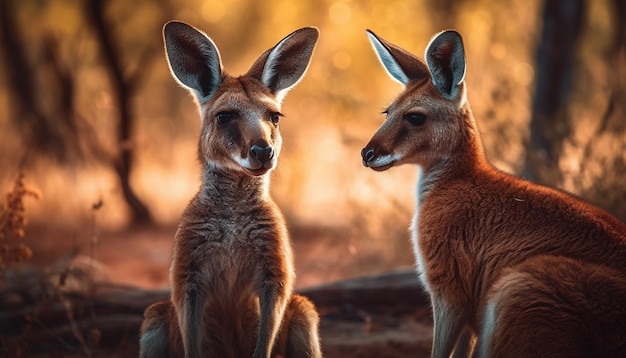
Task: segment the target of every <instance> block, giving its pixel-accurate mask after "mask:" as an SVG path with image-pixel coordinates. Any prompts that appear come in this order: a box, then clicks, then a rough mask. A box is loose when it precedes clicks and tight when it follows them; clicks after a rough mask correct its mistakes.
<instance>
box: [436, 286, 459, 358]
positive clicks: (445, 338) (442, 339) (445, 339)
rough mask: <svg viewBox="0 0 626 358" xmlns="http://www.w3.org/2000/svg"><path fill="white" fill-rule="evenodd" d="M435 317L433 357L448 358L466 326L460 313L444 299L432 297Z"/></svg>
mask: <svg viewBox="0 0 626 358" xmlns="http://www.w3.org/2000/svg"><path fill="white" fill-rule="evenodd" d="M432 309H433V318H434V327H433V349H432V353H431V357H433V358H441V357H444V358H448V357H449V356H450V354H451V353H452V351H453V349H454V345H455V344H456V342H457V339H458V338H459V336H460V335H461V331H462V330H463V328H464V326H465V322H463V320H461V319H459V317H460V316H459V314H458V313H457V312H455V311H454V310H453V309H452V308H450V307H448V306H447V305H446V303H445V302H444V301H443V299H437V298H435V297H434V296H433V298H432Z"/></svg>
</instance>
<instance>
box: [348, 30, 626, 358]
mask: <svg viewBox="0 0 626 358" xmlns="http://www.w3.org/2000/svg"><path fill="white" fill-rule="evenodd" d="M367 35H368V37H369V39H370V41H371V43H372V45H373V48H374V50H375V52H376V53H377V55H378V58H379V60H380V62H381V63H382V65H383V67H384V68H385V69H386V71H387V72H388V73H389V74H390V75H391V77H392V78H394V79H395V80H397V81H399V82H400V83H402V84H403V85H404V86H405V89H404V91H403V92H402V93H401V94H400V95H399V96H398V97H397V98H396V100H395V101H394V102H393V103H392V104H391V105H390V106H389V107H388V108H387V110H386V111H385V113H386V116H387V118H386V120H385V122H384V123H383V124H382V126H381V127H380V128H379V129H378V131H377V132H376V133H375V134H374V136H373V138H372V139H371V140H370V142H369V143H368V144H367V146H365V148H364V149H363V150H362V152H361V156H362V159H363V164H364V165H365V166H366V167H370V168H372V169H374V170H378V171H381V170H386V169H389V168H391V167H393V166H396V165H400V164H404V163H411V164H417V165H418V168H419V172H418V183H417V210H416V213H415V216H414V220H413V224H412V228H411V232H412V243H413V248H414V253H415V259H416V264H417V265H416V266H417V271H418V275H419V277H420V280H421V281H422V283H423V285H424V287H425V289H426V290H427V291H428V293H429V294H430V297H431V303H432V309H433V316H434V334H433V346H432V356H433V357H448V356H450V354H452V353H454V355H455V356H458V357H461V356H468V355H471V354H472V352H473V354H474V355H475V356H481V357H533V356H542V357H544V356H545V357H591V356H594V357H596V356H621V357H626V225H625V224H623V223H622V222H620V221H619V220H617V219H616V218H614V217H613V216H611V215H609V214H608V213H606V212H604V211H602V210H601V209H599V208H597V207H595V206H592V205H591V204H588V203H586V202H584V201H582V200H581V199H578V198H576V197H574V196H572V195H570V194H567V193H564V192H562V191H558V190H555V189H551V188H547V187H543V186H539V185H536V184H533V183H530V182H528V181H524V180H521V179H518V178H516V177H513V176H511V175H508V174H506V173H503V172H501V171H499V170H497V169H495V168H494V167H493V166H492V165H490V164H489V163H488V161H487V159H486V157H485V154H484V152H483V148H482V143H481V139H480V136H479V133H478V128H477V126H476V122H475V120H474V117H473V115H472V111H471V109H470V105H469V103H468V101H467V99H466V87H465V82H464V76H465V53H464V49H463V43H462V39H461V36H460V35H459V34H458V33H457V32H455V31H444V32H442V33H440V34H438V35H436V36H435V37H434V38H433V39H432V41H431V42H430V44H429V45H428V47H427V49H426V55H425V58H426V63H424V62H422V60H420V59H418V58H417V57H415V56H414V55H412V54H410V53H409V52H407V51H405V50H403V49H401V48H399V47H398V46H395V45H393V44H391V43H389V42H387V41H385V40H382V39H381V38H379V37H377V36H376V35H375V34H374V33H372V32H371V31H368V32H367Z"/></svg>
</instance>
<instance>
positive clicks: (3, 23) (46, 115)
mask: <svg viewBox="0 0 626 358" xmlns="http://www.w3.org/2000/svg"><path fill="white" fill-rule="evenodd" d="M15 4H16V2H14V1H0V31H1V33H2V34H1V36H2V37H1V40H0V48H2V49H3V51H1V52H2V53H3V54H4V60H5V70H6V74H7V78H8V81H7V82H8V86H9V88H10V89H11V91H10V92H11V93H12V94H13V96H12V97H13V98H12V99H13V101H12V102H11V103H12V106H11V110H12V112H13V113H12V114H11V119H12V120H13V122H14V124H15V126H16V128H18V129H19V130H20V133H21V136H22V138H23V140H24V142H25V143H26V144H27V145H26V153H24V154H23V155H24V157H23V158H22V164H23V165H27V164H28V163H29V162H31V161H32V159H33V157H34V156H36V155H45V156H48V157H51V158H52V159H55V160H57V161H60V162H62V163H67V162H69V161H71V160H72V159H76V158H82V154H83V149H87V148H81V140H80V135H81V131H80V130H79V127H82V128H84V129H86V128H88V126H85V125H81V124H79V123H78V122H79V121H80V117H79V116H78V114H77V113H76V111H75V106H74V92H75V85H74V84H75V78H74V77H75V76H74V73H73V72H72V71H71V69H70V68H69V67H68V66H67V65H65V64H64V63H63V62H62V61H61V60H60V56H59V49H58V41H57V38H56V37H55V36H54V35H52V34H49V33H48V34H45V35H43V36H41V37H40V41H41V44H39V45H40V46H41V51H40V52H39V53H40V58H37V59H36V62H37V63H36V64H33V61H32V59H29V58H28V57H27V56H26V53H25V49H26V47H25V46H24V41H23V39H22V38H21V34H22V29H21V28H20V26H19V25H18V23H17V16H16V9H15V8H14V5H15ZM39 83H45V88H42V87H41V86H40V85H38V84H39ZM83 124H84V123H83ZM89 143H94V142H93V141H91V142H89ZM91 148H93V147H91Z"/></svg>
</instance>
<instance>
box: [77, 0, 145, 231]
mask: <svg viewBox="0 0 626 358" xmlns="http://www.w3.org/2000/svg"><path fill="white" fill-rule="evenodd" d="M104 3H105V2H104V1H103V0H91V1H90V2H89V3H88V5H87V18H88V19H89V20H90V21H89V23H90V24H92V25H93V28H94V30H95V33H96V37H97V39H98V42H99V45H100V49H101V51H102V56H103V61H104V63H105V64H106V66H107V68H108V71H109V73H110V75H111V85H112V92H113V95H114V98H115V99H116V102H117V106H118V110H119V124H118V130H117V141H118V145H119V151H120V152H119V157H118V158H117V159H116V160H114V167H115V170H116V173H117V175H118V177H119V180H120V185H121V187H122V194H123V195H124V199H125V200H126V202H127V203H128V205H129V207H130V209H131V215H132V217H131V222H132V223H133V224H149V223H152V222H153V220H152V216H151V214H150V211H149V210H148V207H147V206H146V205H145V204H144V203H143V202H142V201H141V200H140V199H139V197H138V196H137V194H135V191H134V190H133V188H132V186H131V184H130V175H131V170H132V166H133V141H132V134H133V133H132V129H133V125H134V122H135V118H134V116H133V114H132V109H131V102H130V101H131V97H132V95H133V94H134V92H135V91H136V89H137V85H138V83H139V82H140V80H141V76H142V74H143V72H142V70H143V69H144V67H143V66H138V67H137V70H136V71H135V72H134V73H132V74H130V75H128V76H125V74H124V65H123V64H122V59H121V55H120V53H119V51H118V48H117V46H116V45H117V44H116V43H115V40H114V38H113V36H112V34H111V28H112V27H111V26H110V25H108V24H106V23H105V18H104V17H105V16H104V12H105V9H104V5H105V4H104ZM148 52H149V51H148V50H146V54H147V53H148ZM145 58H146V59H148V58H149V56H147V55H146V56H145ZM140 63H144V62H140Z"/></svg>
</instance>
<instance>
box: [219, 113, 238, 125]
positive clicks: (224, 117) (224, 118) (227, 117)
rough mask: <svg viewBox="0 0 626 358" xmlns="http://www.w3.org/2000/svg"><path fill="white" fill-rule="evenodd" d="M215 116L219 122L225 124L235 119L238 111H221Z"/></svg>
mask: <svg viewBox="0 0 626 358" xmlns="http://www.w3.org/2000/svg"><path fill="white" fill-rule="evenodd" d="M215 118H216V119H217V124H220V125H223V124H227V123H229V122H230V121H232V120H233V119H236V118H237V113H236V112H219V113H218V114H216V115H215Z"/></svg>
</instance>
